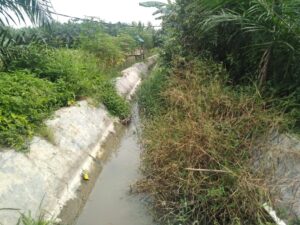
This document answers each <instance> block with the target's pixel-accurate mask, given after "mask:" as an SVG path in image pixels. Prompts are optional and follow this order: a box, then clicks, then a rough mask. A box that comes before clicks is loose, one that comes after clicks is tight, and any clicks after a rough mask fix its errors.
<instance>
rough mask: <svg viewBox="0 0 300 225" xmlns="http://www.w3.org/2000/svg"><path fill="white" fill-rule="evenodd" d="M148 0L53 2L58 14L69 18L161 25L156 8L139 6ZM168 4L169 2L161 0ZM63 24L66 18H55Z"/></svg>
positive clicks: (73, 0) (60, 0)
mask: <svg viewBox="0 0 300 225" xmlns="http://www.w3.org/2000/svg"><path fill="white" fill-rule="evenodd" d="M143 1H146V0H84V1H82V0H52V4H53V7H54V9H55V11H56V12H58V13H62V14H67V15H69V16H76V17H80V18H81V17H82V18H83V17H84V16H95V17H99V18H100V19H102V20H104V21H106V22H112V23H115V22H119V21H120V22H125V23H131V22H132V21H136V22H138V21H141V22H143V23H145V24H147V22H149V21H150V22H151V23H152V24H153V25H160V21H157V20H155V19H154V16H152V13H153V12H154V10H155V9H154V8H144V7H141V6H139V2H143ZM161 1H162V2H167V0H161ZM54 18H55V19H58V20H59V21H61V22H66V21H68V19H67V18H64V17H55V16H54Z"/></svg>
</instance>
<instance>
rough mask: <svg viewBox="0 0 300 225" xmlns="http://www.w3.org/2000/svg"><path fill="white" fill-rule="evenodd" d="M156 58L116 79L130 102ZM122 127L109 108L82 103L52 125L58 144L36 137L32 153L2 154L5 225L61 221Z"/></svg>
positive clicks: (0, 195)
mask: <svg viewBox="0 0 300 225" xmlns="http://www.w3.org/2000/svg"><path fill="white" fill-rule="evenodd" d="M156 58H157V57H156V56H154V57H150V58H148V59H147V60H146V62H145V63H137V64H134V65H133V66H132V67H130V68H128V69H126V70H124V71H122V76H121V77H119V78H117V79H116V89H117V91H118V93H119V94H120V95H122V96H124V97H125V98H127V99H130V98H131V96H132V94H133V93H134V92H135V90H136V88H137V86H138V85H139V84H140V82H141V79H142V76H143V75H146V74H147V73H148V70H149V68H150V67H151V66H153V65H154V64H155V61H156ZM117 122H118V120H117V119H116V118H114V117H112V116H110V115H109V113H108V112H107V110H106V109H105V107H104V106H100V107H98V108H96V107H94V106H92V105H90V104H89V103H88V102H87V101H80V102H78V103H77V104H76V105H75V106H72V107H67V108H62V109H60V110H58V111H57V112H55V115H54V118H53V119H50V120H48V121H46V124H47V126H48V128H49V130H51V132H52V133H53V140H52V141H48V140H44V139H42V138H40V137H34V138H33V140H32V142H31V144H30V151H29V153H27V154H24V153H19V152H16V151H14V150H13V149H1V152H0V209H1V210H0V224H3V225H13V224H16V223H17V220H18V218H19V216H20V212H25V213H27V212H31V213H32V214H33V215H34V214H35V213H39V212H41V211H44V212H48V213H49V216H50V217H56V216H57V215H58V214H59V213H60V211H61V209H62V207H63V206H64V204H65V203H66V202H67V201H68V200H70V199H72V198H75V197H76V196H75V193H76V190H77V188H78V187H79V186H80V182H81V173H82V171H83V170H85V169H89V168H90V166H91V164H92V162H93V158H94V157H95V156H96V155H97V154H99V153H101V144H102V143H103V142H104V141H105V139H106V138H107V136H108V135H109V134H110V133H111V132H114V128H115V123H117Z"/></svg>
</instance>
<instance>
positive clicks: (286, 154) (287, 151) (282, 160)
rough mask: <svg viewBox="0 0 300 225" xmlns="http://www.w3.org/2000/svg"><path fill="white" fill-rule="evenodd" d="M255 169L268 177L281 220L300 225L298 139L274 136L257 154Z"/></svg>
mask: <svg viewBox="0 0 300 225" xmlns="http://www.w3.org/2000/svg"><path fill="white" fill-rule="evenodd" d="M254 167H255V168H256V169H258V170H260V171H261V172H262V173H263V174H264V176H265V180H266V182H267V184H268V186H269V188H270V191H271V194H272V196H273V200H274V203H273V205H274V206H275V207H276V211H277V212H278V216H279V217H281V218H282V219H283V220H284V221H285V222H286V224H299V221H300V139H299V137H298V136H295V135H291V134H273V135H272V137H271V138H268V140H267V141H264V142H263V143H262V144H261V146H260V147H259V148H258V150H257V151H256V153H255V157H254ZM278 224H279V223H278ZM281 224H284V223H281Z"/></svg>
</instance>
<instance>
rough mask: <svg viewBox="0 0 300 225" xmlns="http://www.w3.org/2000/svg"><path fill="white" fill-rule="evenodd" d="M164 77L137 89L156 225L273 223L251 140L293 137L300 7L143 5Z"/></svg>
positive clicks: (201, 1)
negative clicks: (153, 20)
mask: <svg viewBox="0 0 300 225" xmlns="http://www.w3.org/2000/svg"><path fill="white" fill-rule="evenodd" d="M141 5H143V6H146V7H156V8H157V11H156V12H155V14H160V15H159V16H160V17H161V18H163V29H162V31H161V32H160V38H161V46H162V50H161V60H162V63H161V69H160V70H159V71H158V72H156V73H155V74H154V75H153V77H152V78H150V79H149V80H148V81H146V82H145V83H144V84H143V86H142V89H141V91H140V99H139V102H140V106H141V111H142V112H143V113H142V114H143V123H144V126H143V143H144V147H145V152H144V155H143V167H142V169H143V172H144V174H145V179H144V180H142V181H141V182H139V183H138V185H137V186H138V190H140V191H146V192H147V193H150V195H151V197H152V199H153V206H154V209H155V211H156V212H157V214H158V218H159V220H160V222H161V223H162V224H259V225H261V224H273V221H272V219H271V218H270V217H269V216H268V215H267V213H266V211H265V210H264V209H263V208H262V205H263V203H265V202H267V203H269V204H270V205H272V200H270V195H269V193H268V189H267V187H266V186H265V185H264V181H263V177H264V175H262V174H259V173H258V172H254V171H253V169H251V166H252V165H251V156H252V155H253V151H254V149H255V146H256V145H257V144H258V143H257V141H258V140H261V141H263V140H264V137H268V135H269V134H270V132H271V133H272V132H275V133H276V132H277V131H279V132H285V131H287V130H288V131H291V130H292V131H293V132H297V129H299V118H300V107H299V105H300V101H299V93H300V91H299V84H300V83H299V82H300V74H299V63H298V60H299V57H298V54H299V52H300V45H299V43H300V42H299V40H300V39H299V29H298V23H299V13H298V12H299V7H300V4H299V1H281V0H275V1H273V0H251V1H235V0H214V1H211V0H209V1H208V0H177V1H176V2H171V1H169V2H168V3H160V2H156V1H153V2H146V3H142V4H141Z"/></svg>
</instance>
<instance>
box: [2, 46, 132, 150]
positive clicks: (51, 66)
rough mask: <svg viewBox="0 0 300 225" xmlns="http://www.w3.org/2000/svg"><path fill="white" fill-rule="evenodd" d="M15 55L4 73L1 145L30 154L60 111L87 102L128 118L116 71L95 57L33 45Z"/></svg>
mask: <svg viewBox="0 0 300 225" xmlns="http://www.w3.org/2000/svg"><path fill="white" fill-rule="evenodd" d="M11 54H12V60H11V61H10V62H7V63H6V68H5V69H4V71H5V72H1V73H0V145H2V146H6V147H12V148H14V149H16V150H25V149H27V146H28V143H29V141H30V138H31V137H32V136H33V135H34V134H35V133H37V132H38V130H39V128H40V127H41V126H42V124H43V121H44V120H45V119H47V118H49V116H50V115H51V114H52V113H53V112H54V111H55V110H57V109H58V108H60V107H63V106H69V105H72V104H74V102H75V101H76V100H81V99H85V98H87V97H89V98H92V99H93V100H94V102H96V103H97V104H99V103H103V104H104V105H105V106H106V107H107V109H108V111H109V112H110V113H111V114H112V115H114V116H118V117H120V118H126V117H128V116H129V114H130V111H129V105H128V103H126V101H125V100H124V99H123V98H122V97H120V96H119V95H118V94H117V93H116V90H115V88H114V84H113V83H112V77H113V76H115V75H114V74H115V69H114V68H113V67H103V66H102V65H100V64H99V59H97V58H96V56H94V55H93V54H91V53H88V52H86V51H83V50H78V49H77V50H74V49H53V48H47V47H46V46H34V45H33V46H25V47H16V48H15V49H13V50H11ZM110 72H111V73H112V74H110Z"/></svg>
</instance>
